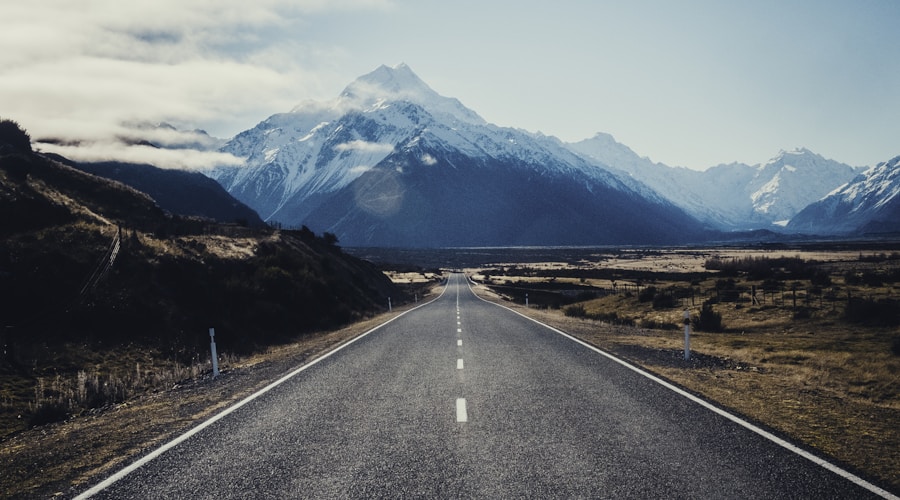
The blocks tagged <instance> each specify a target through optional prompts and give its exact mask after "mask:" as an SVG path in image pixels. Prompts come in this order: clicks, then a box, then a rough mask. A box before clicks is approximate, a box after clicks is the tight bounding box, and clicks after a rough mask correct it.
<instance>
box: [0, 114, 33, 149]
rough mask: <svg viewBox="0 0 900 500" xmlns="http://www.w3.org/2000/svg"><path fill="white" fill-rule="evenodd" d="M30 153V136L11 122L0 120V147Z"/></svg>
mask: <svg viewBox="0 0 900 500" xmlns="http://www.w3.org/2000/svg"><path fill="white" fill-rule="evenodd" d="M4 144H5V145H7V146H11V147H13V148H14V149H18V150H20V151H25V152H31V136H29V135H28V132H25V130H24V129H23V128H22V127H20V126H19V124H18V123H16V122H14V121H13V120H6V119H0V145H4Z"/></svg>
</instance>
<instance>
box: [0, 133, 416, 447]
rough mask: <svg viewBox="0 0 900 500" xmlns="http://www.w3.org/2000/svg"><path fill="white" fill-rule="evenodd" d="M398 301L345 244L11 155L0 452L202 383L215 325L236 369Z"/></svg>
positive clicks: (3, 156) (3, 221)
mask: <svg viewBox="0 0 900 500" xmlns="http://www.w3.org/2000/svg"><path fill="white" fill-rule="evenodd" d="M0 139H2V138H0ZM389 296H391V297H392V298H393V301H394V304H399V303H402V302H403V301H404V297H403V296H402V292H401V291H398V290H397V289H396V288H395V287H394V285H393V284H392V283H391V282H390V280H389V279H387V278H386V277H385V276H384V274H383V273H381V272H380V271H379V270H378V269H376V268H375V267H374V266H372V265H371V264H369V263H367V262H365V261H362V260H359V259H356V258H353V257H350V256H348V255H346V254H345V253H343V252H342V251H341V249H340V248H339V247H337V246H336V242H335V241H334V240H333V239H332V238H328V239H326V238H322V237H318V236H316V235H315V234H313V233H312V232H311V231H309V230H305V229H304V230H302V231H272V230H268V229H259V230H254V229H248V228H244V227H239V226H232V225H219V224H213V223H209V222H208V221H204V220H199V219H188V218H181V217H174V216H171V215H168V214H167V213H165V212H164V211H163V210H161V209H160V208H159V207H157V205H156V204H155V203H154V201H153V200H152V199H150V198H149V197H148V196H146V195H144V194H143V193H140V192H138V191H136V190H134V189H132V188H129V187H126V186H124V185H122V184H119V183H117V182H114V181H109V180H105V179H101V178H98V177H95V176H93V175H90V174H86V173H84V172H80V171H77V170H74V169H72V168H69V167H67V166H65V165H63V164H60V163H58V162H55V161H52V160H50V159H47V158H44V157H41V156H39V155H36V154H34V153H32V152H31V151H30V150H28V149H25V148H21V147H12V146H10V145H9V144H0V303H2V304H3V313H2V315H0V326H2V328H0V346H2V353H0V439H2V437H3V436H6V435H9V434H10V433H13V432H16V431H18V430H21V429H24V428H26V427H28V426H31V425H38V424H42V423H45V422H50V421H55V420H59V419H63V418H67V417H69V416H71V415H77V414H80V413H84V412H88V411H91V409H92V408H98V407H102V406H104V405H109V404H112V403H117V402H121V401H124V400H127V399H128V398H130V397H132V396H134V395H136V394H139V393H140V392H142V391H148V390H156V389H159V388H161V387H165V386H167V385H168V386H169V387H171V385H172V384H173V383H175V382H177V381H178V380H179V378H184V377H190V376H197V375H198V374H199V373H200V372H201V371H202V370H204V369H208V366H209V335H208V329H209V328H215V329H216V342H217V344H218V347H219V352H220V353H221V354H222V356H223V357H224V358H226V359H227V357H228V356H230V355H234V354H244V353H251V352H254V351H257V350H261V349H264V348H266V347H267V346H270V345H273V344H278V343H283V342H287V341H289V340H291V339H294V338H296V337H297V336H300V335H305V334H308V333H309V332H313V331H317V330H320V329H323V328H328V327H333V326H337V325H341V324H345V323H348V322H350V321H353V320H356V319H359V318H361V317H365V316H367V315H370V314H371V313H373V312H376V311H378V310H381V309H384V308H385V307H386V305H387V297H389ZM410 299H411V298H410Z"/></svg>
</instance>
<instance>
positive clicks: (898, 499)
mask: <svg viewBox="0 0 900 500" xmlns="http://www.w3.org/2000/svg"><path fill="white" fill-rule="evenodd" d="M466 281H467V282H468V281H469V280H466ZM469 291H470V292H472V295H474V296H475V297H477V298H478V299H479V300H482V301H484V302H487V303H488V304H492V305H495V306H497V307H502V308H503V309H506V310H507V311H510V312H513V313H516V314H518V315H519V316H521V317H523V318H525V319H527V320H529V321H532V322H534V323H537V324H539V325H541V326H543V327H544V328H547V329H549V330H551V331H553V332H555V333H558V334H560V335H562V336H563V337H566V338H567V339H569V340H571V341H573V342H576V343H578V344H581V345H582V346H584V347H587V348H588V349H590V350H592V351H594V352H596V353H598V354H601V355H603V356H606V357H607V358H609V359H611V360H612V361H615V362H616V363H619V364H620V365H622V366H624V367H626V368H628V369H629V370H632V371H634V372H637V373H639V374H640V375H643V376H644V377H647V378H648V379H650V380H652V381H654V382H656V383H658V384H660V385H662V386H663V387H665V388H667V389H669V390H672V391H674V392H676V393H678V394H680V395H681V396H684V397H686V398H688V399H690V400H691V401H693V402H695V403H697V404H699V405H700V406H703V407H705V408H706V409H708V410H711V411H713V412H715V413H717V414H719V415H721V416H723V417H725V418H727V419H728V420H731V421H732V422H734V423H736V424H738V425H740V426H742V427H744V428H746V429H748V430H750V431H753V432H755V433H757V434H759V435H760V436H762V437H764V438H766V439H768V440H769V441H772V442H773V443H775V444H777V445H779V446H781V447H782V448H785V449H787V450H789V451H791V452H793V453H795V454H797V455H800V456H801V457H803V458H805V459H807V460H809V461H810V462H813V463H815V464H817V465H819V466H821V467H824V468H825V469H827V470H829V471H831V472H833V473H835V474H837V475H839V476H841V477H843V478H844V479H847V480H849V481H850V482H852V483H854V484H856V485H857V486H861V487H863V488H865V489H867V490H869V491H871V492H872V493H875V494H876V495H879V496H881V497H883V498H888V499H891V500H900V497H897V496H896V495H894V494H893V493H891V492H889V491H887V490H885V489H882V488H879V487H878V486H876V485H874V484H872V483H870V482H868V481H866V480H865V479H863V478H861V477H859V476H857V475H856V474H853V473H852V472H850V471H847V470H844V469H842V468H841V467H838V466H837V465H835V464H833V463H831V462H829V461H827V460H825V459H823V458H821V457H818V456H816V455H814V454H812V453H810V452H808V451H806V450H804V449H802V448H800V447H798V446H797V445H794V444H792V443H790V442H788V441H785V440H784V439H782V438H780V437H778V436H776V435H774V434H772V433H771V432H769V431H766V430H764V429H762V428H760V427H757V426H755V425H753V424H751V423H750V422H747V421H746V420H744V419H742V418H740V417H738V416H737V415H733V414H731V413H728V412H727V411H725V410H723V409H721V408H719V407H717V406H715V405H713V404H712V403H710V402H708V401H706V400H704V399H701V398H699V397H697V396H695V395H693V394H691V393H689V392H687V391H685V390H684V389H681V388H680V387H677V386H675V385H672V384H671V383H669V382H666V381H665V380H663V379H661V378H659V377H657V376H655V375H653V374H651V373H649V372H646V371H644V370H642V369H641V368H638V367H637V366H635V365H632V364H630V363H628V362H626V361H624V360H622V359H619V358H617V357H615V356H613V355H612V354H610V353H608V352H606V351H604V350H601V349H599V348H597V347H595V346H592V345H591V344H588V343H587V342H585V341H583V340H581V339H578V338H576V337H573V336H572V335H569V334H568V333H566V332H564V331H562V330H559V329H558V328H554V327H552V326H550V325H547V324H545V323H541V322H540V321H538V320H536V319H534V318H530V317H528V316H526V315H524V314H522V313H520V312H519V311H516V310H515V309H511V308H509V307H506V306H504V305H503V304H498V303H496V302H491V301H489V300H487V299H484V298H482V297H480V296H479V295H478V294H477V293H475V291H474V290H472V285H471V283H470V284H469Z"/></svg>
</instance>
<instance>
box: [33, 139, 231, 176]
mask: <svg viewBox="0 0 900 500" xmlns="http://www.w3.org/2000/svg"><path fill="white" fill-rule="evenodd" d="M37 149H38V150H39V151H41V152H44V153H56V154H59V155H62V156H65V157H66V158H69V159H71V160H75V161H83V162H99V161H121V162H126V163H149V164H151V165H155V166H157V167H159V168H173V169H180V170H210V169H212V168H215V167H218V166H241V165H243V164H244V160H243V159H242V158H238V157H236V156H234V155H231V154H228V153H221V152H218V151H202V150H197V149H165V148H158V147H153V146H147V145H140V144H139V145H133V144H126V143H124V142H121V141H114V140H112V141H97V142H87V143H76V144H50V143H39V144H37Z"/></svg>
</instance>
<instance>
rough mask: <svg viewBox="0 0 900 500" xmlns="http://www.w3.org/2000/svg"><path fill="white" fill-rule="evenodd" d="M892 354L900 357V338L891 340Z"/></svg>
mask: <svg viewBox="0 0 900 500" xmlns="http://www.w3.org/2000/svg"><path fill="white" fill-rule="evenodd" d="M891 352H892V353H894V356H900V337H894V338H893V339H891Z"/></svg>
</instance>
